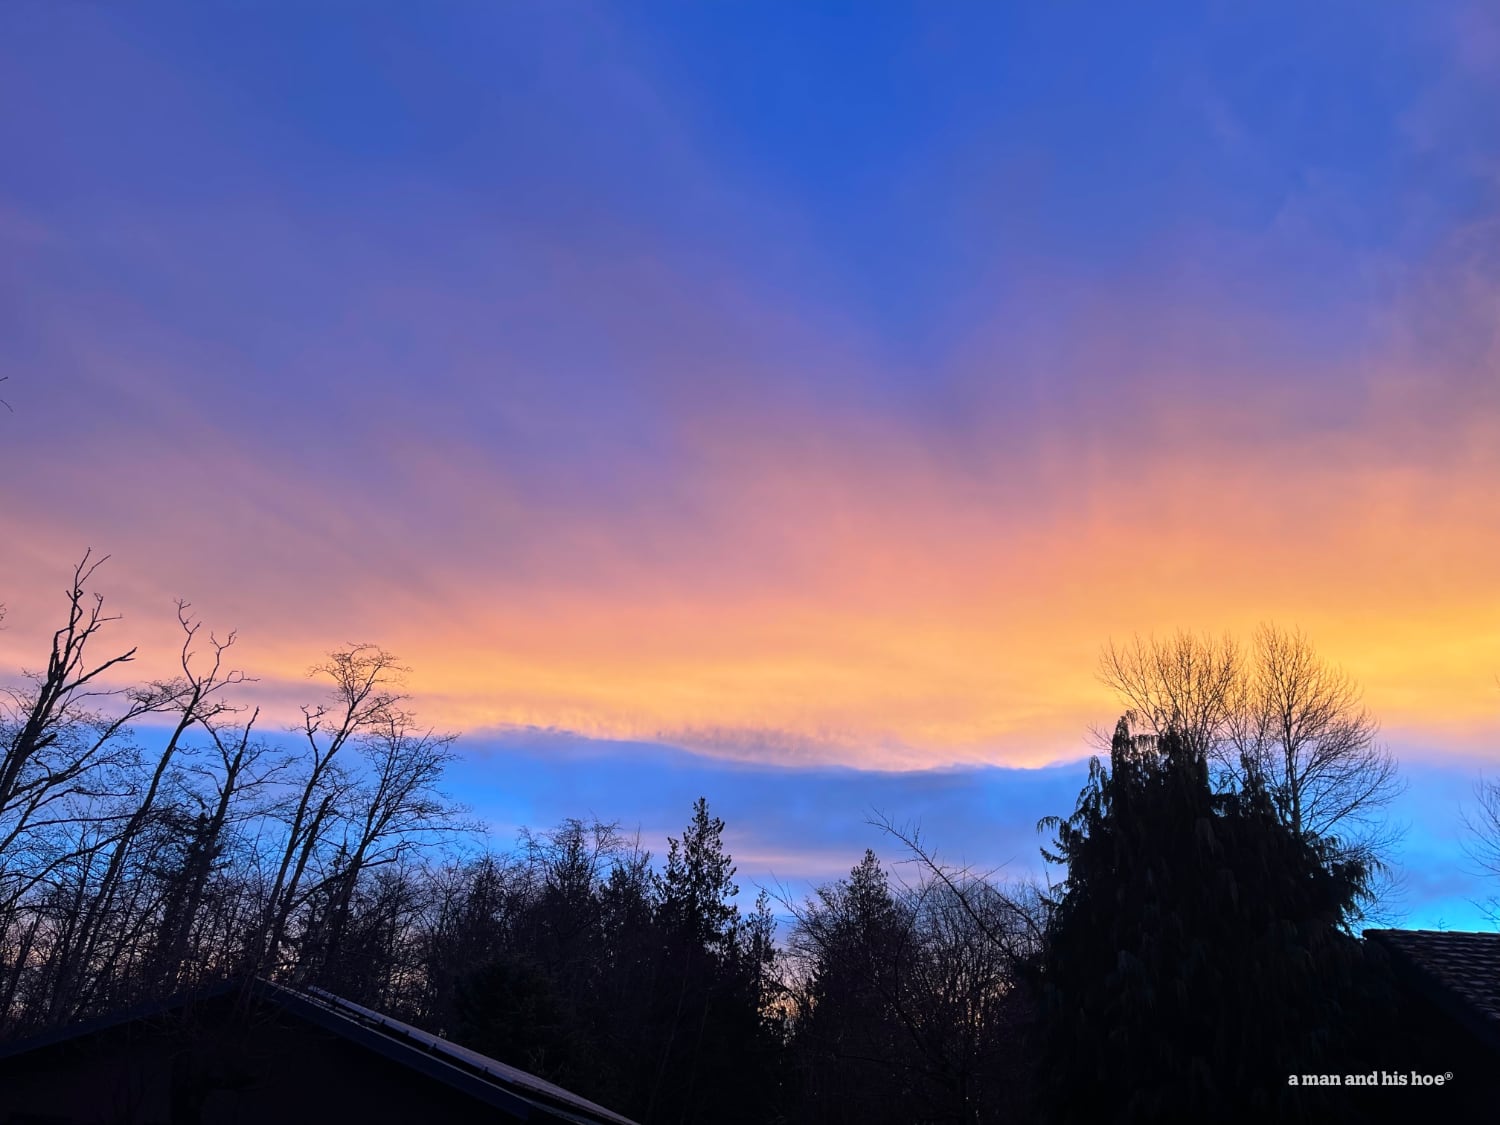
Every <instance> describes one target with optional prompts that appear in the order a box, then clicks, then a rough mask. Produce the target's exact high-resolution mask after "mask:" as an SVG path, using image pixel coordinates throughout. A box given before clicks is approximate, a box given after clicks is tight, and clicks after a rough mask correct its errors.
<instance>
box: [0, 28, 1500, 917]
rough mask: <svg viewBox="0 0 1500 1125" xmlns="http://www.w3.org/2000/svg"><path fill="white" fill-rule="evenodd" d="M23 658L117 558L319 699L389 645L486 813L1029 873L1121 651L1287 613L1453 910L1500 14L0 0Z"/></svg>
mask: <svg viewBox="0 0 1500 1125" xmlns="http://www.w3.org/2000/svg"><path fill="white" fill-rule="evenodd" d="M0 154H3V159H0V375H4V376H6V377H7V379H6V381H5V382H4V383H3V384H0V397H3V398H4V399H5V401H6V402H7V403H8V404H9V406H10V409H9V410H8V411H7V410H6V409H4V408H0V601H3V602H4V604H5V605H6V607H7V616H6V619H5V630H4V631H3V632H0V668H5V669H11V668H19V667H24V666H33V667H34V666H36V665H37V664H38V663H40V662H41V659H42V656H43V654H44V652H45V649H44V647H43V646H44V644H45V637H46V635H47V633H48V632H49V631H50V629H51V628H53V627H54V626H55V622H56V619H57V616H58V612H59V609H60V606H61V601H60V598H61V591H62V590H63V587H64V583H65V582H66V580H67V576H68V574H70V573H71V568H72V565H73V563H74V562H76V560H77V558H78V557H79V556H80V555H81V554H82V552H83V550H84V549H85V548H88V547H92V548H93V549H94V550H95V551H97V552H107V553H108V554H109V555H110V556H111V557H110V560H109V562H108V563H107V564H106V566H105V568H104V569H103V570H101V571H100V574H99V582H98V586H99V589H100V591H101V592H103V593H104V594H105V595H106V597H107V599H108V604H109V605H110V606H111V607H112V608H113V609H114V610H116V611H117V612H120V613H121V614H123V615H124V618H125V620H124V621H123V622H122V623H121V624H119V625H118V626H115V628H116V629H117V630H119V632H118V633H117V635H118V636H120V637H121V638H123V639H126V640H128V642H129V643H138V644H140V646H141V654H140V657H139V658H138V660H137V662H136V665H135V667H134V668H133V671H135V672H138V673H142V674H146V673H149V672H151V671H152V670H154V669H161V670H165V669H166V668H167V667H168V665H169V662H170V661H171V659H172V657H173V656H174V653H175V647H176V640H175V637H174V630H175V629H176V621H175V616H174V611H173V608H172V607H173V601H174V599H176V598H179V597H182V598H186V599H188V600H189V601H190V602H191V603H192V604H193V608H194V610H195V612H197V613H199V614H200V615H201V616H202V618H203V619H204V621H205V622H206V623H208V624H209V625H210V626H212V627H213V628H216V629H218V630H219V631H220V632H223V631H227V630H228V629H230V628H234V629H237V630H238V636H239V643H238V646H237V649H236V652H237V654H239V656H240V659H241V661H242V662H243V665H244V666H245V668H246V670H247V671H248V672H250V673H251V674H253V675H256V676H258V677H259V682H258V683H257V684H256V685H255V687H254V689H253V691H254V692H255V693H256V698H257V699H258V700H260V701H262V702H264V703H265V704H266V706H267V707H268V709H269V711H270V713H271V714H273V715H277V716H281V717H282V720H283V721H289V720H290V717H291V716H293V715H295V706H296V704H297V703H299V702H303V701H306V700H307V699H309V698H310V697H315V696H316V688H315V686H314V685H312V684H310V683H309V682H308V680H307V676H306V673H307V669H308V668H309V667H310V666H311V665H312V664H313V663H315V662H316V660H317V659H318V656H319V654H321V653H323V652H325V651H327V650H328V649H330V648H334V647H337V646H339V645H342V644H345V643H348V642H356V641H372V642H376V643H379V644H381V645H383V646H385V647H386V648H388V649H390V650H392V651H394V652H396V653H397V654H399V655H400V657H401V658H402V659H403V661H404V662H405V663H406V664H407V665H409V666H410V667H411V669H412V671H411V674H410V677H409V688H410V691H411V695H412V704H413V706H414V708H415V709H416V710H417V712H418V713H419V715H420V716H421V717H422V718H423V719H425V720H428V721H431V722H433V723H435V724H437V725H439V726H440V727H442V728H444V729H451V730H457V731H461V732H463V737H462V739H461V740H460V742H459V746H460V747H461V748H462V750H463V755H464V757H463V760H462V762H461V763H460V765H459V768H458V770H457V772H456V774H455V778H454V786H455V787H456V789H458V790H459V795H461V796H462V797H464V798H465V799H466V800H468V801H469V802H470V804H471V805H472V806H473V807H474V808H475V809H476V811H477V812H479V813H480V814H481V815H482V816H484V817H485V818H486V819H488V820H490V821H491V823H493V824H494V825H495V827H496V831H497V832H501V833H506V832H513V831H514V830H515V829H516V827H518V826H519V825H522V824H530V825H531V826H532V827H542V826H545V825H546V824H548V823H556V822H557V821H558V820H559V819H561V818H562V817H564V816H569V815H576V814H580V813H581V812H583V811H588V812H593V813H596V814H598V815H601V816H605V817H606V818H608V819H619V820H621V821H622V822H623V823H625V824H626V825H628V826H637V825H638V826H640V828H641V830H642V834H643V838H645V839H646V841H647V842H648V843H653V842H654V843H655V845H656V846H657V847H660V842H661V838H662V837H663V836H664V834H665V833H666V832H668V831H675V830H677V829H678V828H680V827H681V825H682V824H683V823H684V822H685V821H686V820H687V818H688V814H689V812H690V805H691V801H692V799H693V798H694V797H695V796H697V795H699V794H700V793H701V794H702V795H704V796H707V797H708V798H709V801H710V806H711V808H714V809H715V810H716V811H720V812H721V813H722V814H723V815H724V816H725V819H726V821H727V822H728V825H729V827H728V836H729V839H730V842H731V845H732V849H733V850H734V851H735V854H736V856H737V857H738V858H739V860H740V867H741V876H742V882H746V881H760V882H772V881H775V880H791V881H792V885H794V886H804V885H807V884H808V883H810V882H815V881H817V880H819V879H824V878H829V877H833V876H836V875H838V874H839V873H841V872H846V871H847V870H848V868H849V867H851V866H852V865H853V864H854V863H855V862H856V861H857V860H858V858H859V855H860V853H861V852H862V850H863V848H864V847H865V846H867V845H871V846H876V847H877V849H878V850H882V851H883V852H884V853H888V854H889V855H890V856H891V858H895V857H896V856H897V855H899V852H900V849H899V847H892V846H891V843H892V842H891V841H889V840H888V839H887V838H885V837H883V836H882V835H881V834H880V833H879V832H878V830H876V829H875V828H873V827H872V826H871V825H870V824H869V823H868V821H869V820H870V819H872V816H874V815H876V814H877V813H884V814H888V815H890V816H892V817H894V818H896V819H897V820H898V821H902V822H907V821H909V822H912V823H920V824H921V825H922V828H923V832H924V835H925V836H926V837H928V838H929V839H930V840H932V841H934V843H935V845H936V846H937V847H938V848H939V850H940V852H941V853H942V854H943V855H944V856H947V857H952V858H953V859H955V861H957V860H960V859H962V860H963V861H965V862H972V863H976V864H979V865H981V866H983V867H985V868H989V867H995V866H999V865H1002V864H1006V865H1009V868H1008V869H1009V870H1010V871H1012V872H1016V873H1026V872H1031V871H1037V870H1040V860H1039V859H1038V856H1037V852H1036V849H1037V846H1038V844H1039V843H1041V842H1043V841H1042V840H1041V839H1040V838H1039V837H1038V836H1037V835H1036V833H1035V831H1034V826H1035V822H1036V820H1037V818H1039V817H1040V816H1043V815H1047V814H1049V813H1059V812H1066V811H1068V810H1069V809H1070V808H1071V806H1072V802H1073V799H1074V797H1076V794H1077V791H1078V788H1079V787H1080V786H1081V785H1082V782H1083V778H1084V776H1085V766H1084V762H1085V761H1086V758H1087V756H1088V755H1089V754H1090V753H1091V752H1092V746H1091V744H1090V742H1089V739H1088V730H1089V728H1090V727H1104V728H1106V729H1107V728H1108V727H1110V726H1111V725H1112V723H1113V720H1114V718H1115V717H1116V716H1117V714H1118V710H1119V707H1118V704H1117V703H1116V701H1114V700H1113V699H1112V698H1111V696H1110V694H1109V692H1108V690H1107V689H1105V688H1104V687H1103V686H1102V685H1101V684H1100V683H1099V682H1098V680H1097V678H1096V676H1095V668H1096V664H1097V659H1098V652H1099V649H1100V647H1101V646H1102V645H1103V644H1104V643H1105V642H1106V641H1108V640H1109V639H1111V638H1116V639H1124V638H1128V637H1130V636H1131V635H1132V634H1141V635H1147V634H1153V633H1154V634H1157V635H1161V634H1164V633H1169V632H1171V631H1173V630H1176V629H1179V628H1185V629H1191V630H1206V631H1212V632H1215V633H1217V632H1220V631H1224V630H1228V631H1232V632H1234V633H1237V634H1239V635H1241V636H1248V634H1249V633H1250V631H1251V630H1252V629H1253V628H1254V627H1255V626H1256V625H1257V624H1258V623H1260V622H1263V621H1272V622H1275V623H1277V624H1280V625H1284V626H1288V627H1298V628H1301V629H1303V630H1304V631H1305V632H1306V633H1307V635H1308V636H1309V637H1310V638H1311V639H1312V640H1313V642H1314V643H1315V644H1316V646H1317V648H1318V651H1319V652H1320V653H1321V654H1322V655H1324V656H1325V657H1326V658H1327V659H1329V660H1330V661H1332V662H1334V663H1336V664H1338V665H1340V666H1342V667H1343V668H1345V669H1346V670H1348V672H1349V673H1350V674H1351V675H1353V676H1354V677H1355V678H1356V679H1357V680H1358V681H1359V683H1360V684H1361V685H1362V686H1363V688H1364V693H1365V694H1364V699H1365V703H1366V704H1367V706H1368V707H1369V709H1370V710H1371V712H1372V713H1373V714H1374V715H1375V716H1377V717H1378V718H1379V719H1380V721H1381V723H1382V727H1383V732H1384V737H1385V739H1386V740H1387V742H1388V743H1389V745H1390V746H1391V748H1392V749H1393V750H1394V751H1395V752H1396V753H1397V754H1398V755H1399V757H1400V758H1401V760H1402V763H1403V769H1404V774H1405V776H1406V779H1407V783H1408V788H1407V792H1406V794H1405V795H1404V796H1403V798H1402V799H1401V802H1400V804H1399V806H1398V809H1397V812H1398V814H1399V817H1400V818H1401V819H1402V820H1403V822H1404V823H1407V824H1408V825H1409V829H1408V833H1407V837H1406V841H1405V843H1404V845H1403V848H1402V851H1401V854H1400V861H1401V864H1402V868H1403V872H1404V888H1405V896H1406V905H1407V908H1408V910H1409V915H1408V918H1407V923H1408V924H1411V925H1428V926H1433V925H1439V924H1441V925H1448V926H1453V927H1456V928H1462V927H1464V926H1473V925H1477V924H1479V923H1480V922H1481V921H1482V915H1480V914H1479V912H1478V908H1477V907H1475V906H1474V904H1473V900H1475V899H1476V898H1482V897H1485V896H1486V895H1488V894H1490V893H1493V890H1487V889H1486V888H1485V887H1484V886H1483V884H1482V883H1481V882H1480V881H1479V880H1478V879H1477V877H1476V876H1475V875H1474V874H1473V872H1472V870H1470V869H1469V867H1468V866H1466V861H1465V858H1464V856H1463V854H1462V850H1461V847H1460V843H1461V833H1460V830H1459V823H1458V818H1459V815H1460V812H1461V809H1462V803H1463V801H1464V799H1465V798H1466V796H1467V795H1469V794H1470V793H1471V791H1472V787H1473V784H1474V782H1475V781H1476V780H1477V779H1478V777H1479V776H1480V775H1481V772H1482V771H1483V770H1485V769H1486V768H1491V769H1493V768H1494V767H1495V766H1496V765H1497V751H1500V686H1497V681H1496V676H1497V674H1500V582H1497V570H1496V561H1495V560H1496V559H1497V558H1500V514H1497V510H1496V504H1495V498H1496V495H1497V488H1500V336H1497V325H1500V17H1497V15H1496V12H1495V9H1494V8H1493V6H1490V5H1487V4H1483V3H1472V4H1460V3H1446V2H1443V0H1435V2H1433V3H1429V4H1424V5H1402V4H1395V3H1390V4H1380V3H1376V4H1371V3H1368V2H1359V3H1355V2H1350V3H1337V2H1329V3H1318V4H1306V3H1297V4H1293V3H1279V2H1270V3H1264V4H1257V5H1232V4H1222V3H1191V4H1190V3H1161V4H1153V5H1145V6H1142V5H1105V4H1091V5H1090V4H1077V5H1051V4H1034V3H1008V4H1001V3H985V4H977V3H976V4H960V3H947V4H941V5H936V4H916V3H913V4H886V3H875V2H865V3H832V2H829V3H818V4H802V3H797V4H794V3H790V2H787V3H770V4H766V3H760V4H751V3H734V2H725V3H715V4H711V5H708V4H687V3H683V4H677V3H661V2H640V3H630V4H614V5H607V4H575V3H562V2H560V3H546V4H542V3H521V2H517V3H505V4H497V3H479V2H472V3H452V4H443V5H412V4H383V3H361V4H358V5H354V4H347V3H331V2H330V3H327V4H322V5H306V4H292V3H270V2H267V3H253V4H252V3H228V2H224V3H208V4H186V3H182V4H165V3H153V2H144V3H136V4H130V5H107V4H96V3H83V2H72V3H67V2H65V3H55V2H46V0H13V2H11V3H8V4H6V5H4V6H3V7H0Z"/></svg>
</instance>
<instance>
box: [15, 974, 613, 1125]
mask: <svg viewBox="0 0 1500 1125" xmlns="http://www.w3.org/2000/svg"><path fill="white" fill-rule="evenodd" d="M242 994H248V995H250V996H251V997H253V998H254V999H255V1000H257V1001H260V1002H262V1003H266V1004H269V1005H271V1006H273V1007H275V1008H277V1009H280V1010H281V1011H283V1012H286V1013H287V1014H289V1015H291V1016H294V1017H296V1018H298V1019H301V1020H304V1021H306V1022H308V1023H311V1024H314V1025H315V1026H318V1027H320V1028H323V1029H324V1030H327V1031H330V1032H332V1033H333V1034H335V1035H338V1036H340V1037H341V1038H343V1039H345V1040H348V1041H350V1042H351V1043H354V1044H356V1045H358V1046H360V1047H363V1048H365V1049H367V1050H371V1051H374V1052H375V1053H377V1054H379V1055H381V1056H383V1057H384V1058H386V1059H388V1060H390V1061H391V1062H393V1063H396V1064H398V1065H400V1066H404V1067H406V1068H408V1069H410V1070H413V1071H416V1072H417V1073H419V1074H422V1075H425V1076H426V1077H427V1078H430V1079H432V1080H434V1081H437V1082H440V1083H442V1084H443V1085H444V1086H447V1087H449V1088H451V1089H453V1090H457V1091H459V1092H461V1093H464V1094H467V1095H469V1096H470V1097H473V1098H475V1099H477V1100H478V1101H480V1102H483V1103H485V1104H488V1105H492V1106H494V1107H496V1108H497V1109H501V1110H504V1111H506V1112H508V1113H509V1114H511V1115H512V1116H515V1117H518V1118H520V1119H523V1120H524V1119H540V1120H544V1121H564V1122H568V1123H570V1125H636V1123H635V1122H633V1121H631V1120H630V1119H629V1118H627V1117H624V1116H622V1115H620V1114H618V1113H615V1112H614V1111H613V1110H609V1109H605V1108H604V1107H603V1106H601V1105H597V1104H595V1103H594V1102H591V1101H589V1100H588V1099H586V1098H581V1097H579V1096H578V1095H577V1094H574V1093H573V1092H571V1091H569V1090H565V1089H563V1088H562V1087H561V1086H556V1085H554V1084H552V1083H551V1082H548V1081H546V1080H545V1079H542V1078H538V1077H537V1076H536V1075H534V1074H529V1073H527V1072H526V1071H524V1070H520V1069H518V1068H516V1067H513V1066H510V1065H508V1064H506V1063H503V1062H500V1061H499V1060H497V1059H492V1058H488V1057H487V1056H485V1055H481V1054H479V1052H477V1051H471V1050H469V1049H468V1048H466V1047H460V1046H459V1045H458V1044H456V1043H450V1042H448V1041H447V1040H446V1039H441V1038H439V1037H438V1036H436V1035H431V1034H429V1033H428V1032H425V1031H422V1030H421V1029H420V1028H416V1027H413V1026H411V1025H410V1024H407V1023H402V1022H401V1021H400V1020H396V1019H392V1018H391V1017H389V1016H383V1015H381V1014H380V1013H379V1012H375V1011H372V1010H371V1009H369V1008H364V1007H361V1006H360V1005H358V1004H355V1003H353V1002H352V1001H349V1000H345V999H343V998H342V997H339V996H335V995H333V994H332V993H330V992H325V991H323V990H322V989H318V988H308V989H301V990H299V989H292V988H287V987H285V986H283V985H279V984H275V983H273V982H271V981H268V980H264V979H260V978H257V979H255V980H252V981H230V982H226V983H223V984H219V985H216V986H214V987H213V988H210V989H207V990H203V991H199V992H197V993H191V994H183V995H180V996H175V997H172V998H171V999H169V1000H164V1001H157V1002H153V1003H149V1004H142V1005H138V1006H136V1007H133V1008H129V1009H126V1010H123V1011H120V1012H114V1013H111V1014H109V1015H106V1016H101V1017H99V1018H97V1019H93V1020H89V1021H87V1022H84V1023H80V1024H75V1025H73V1026H71V1027H64V1028H58V1029H55V1030H52V1031H49V1032H46V1033H45V1034H43V1035H39V1036H36V1037H35V1038H31V1039H26V1040H22V1041H20V1042H14V1043H3V1044H0V1060H4V1059H8V1058H13V1057H16V1056H22V1055H26V1054H30V1053H31V1052H33V1051H42V1050H45V1049H47V1048H49V1047H53V1046H56V1045H59V1044H63V1043H70V1042H74V1041H77V1040H79V1039H83V1038H85V1037H87V1036H91V1035H95V1034H98V1033H100V1032H106V1031H110V1030H112V1029H114V1028H119V1027H124V1026H125V1025H128V1024H132V1023H138V1022H144V1021H147V1020H155V1019H157V1018H159V1017H162V1016H167V1015H170V1014H172V1013H174V1012H176V1011H180V1010H182V1009H185V1008H187V1007H189V1006H195V1007H196V1006H202V1005H207V1004H212V1003H215V1002H227V1001H229V1000H231V999H232V998H234V997H236V996H239V995H242Z"/></svg>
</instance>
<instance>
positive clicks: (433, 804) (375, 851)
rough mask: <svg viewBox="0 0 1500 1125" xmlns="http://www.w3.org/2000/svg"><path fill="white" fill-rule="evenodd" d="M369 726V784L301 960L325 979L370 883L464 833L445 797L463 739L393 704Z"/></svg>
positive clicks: (348, 819)
mask: <svg viewBox="0 0 1500 1125" xmlns="http://www.w3.org/2000/svg"><path fill="white" fill-rule="evenodd" d="M370 725H371V727H372V728H373V729H370V730H367V731H365V732H363V733H361V734H360V735H359V742H360V749H361V750H362V751H363V753H364V757H365V760H366V765H367V771H366V778H365V780H364V781H363V782H362V783H359V784H357V785H355V786H354V787H353V789H352V790H351V792H350V794H349V798H348V808H347V810H346V811H345V813H344V815H345V821H344V832H343V836H342V839H341V841H340V843H339V846H338V848H337V850H336V852H335V855H334V857H333V860H332V862H331V864H330V865H329V869H328V872H327V874H326V875H325V876H324V877H323V878H322V879H321V880H320V882H319V883H318V885H317V887H316V888H315V889H316V890H317V891H321V892H322V894H323V899H324V903H323V909H322V912H321V915H320V917H319V918H318V919H317V920H316V927H315V932H314V933H313V934H312V935H311V937H310V939H309V941H308V942H307V945H308V947H309V949H308V951H306V952H304V955H303V957H302V965H301V968H302V971H303V972H304V973H309V972H312V971H314V965H313V964H312V962H313V961H314V960H317V961H319V962H321V965H322V966H323V967H324V969H325V971H326V969H327V967H328V966H332V965H336V964H337V963H338V961H339V958H340V956H341V955H342V953H343V945H344V938H345V935H346V933H347V931H348V928H349V923H350V914H351V907H352V905H353V902H354V896H355V891H356V889H357V888H358V886H359V882H360V879H361V878H362V877H363V876H365V875H366V874H367V873H368V872H370V871H372V870H374V869H376V868H380V867H383V866H386V865H388V864H393V863H397V862H398V861H400V860H401V859H403V858H404V857H405V856H406V855H407V853H408V852H409V851H410V850H411V849H413V848H415V847H417V846H418V845H420V844H422V843H424V842H425V843H430V842H432V841H433V839H434V837H435V836H437V835H438V834H441V833H444V832H448V831H452V830H455V829H457V828H459V827H460V825H459V823H458V819H457V818H458V812H459V810H458V808H457V806H455V805H454V804H453V803H452V802H450V801H448V800H447V799H446V798H445V797H444V796H443V794H442V793H440V792H439V790H438V785H439V783H440V782H441V779H442V774H443V770H444V768H445V767H446V766H447V764H448V763H449V762H450V761H452V760H453V753H452V749H451V747H452V745H453V741H454V739H455V738H456V737H457V736H455V735H451V734H444V735H439V734H435V733H433V732H432V731H431V730H428V731H425V732H424V731H422V730H420V729H419V728H417V727H416V726H415V725H414V720H413V718H412V716H411V715H409V714H408V713H406V712H405V711H402V710H400V709H399V708H397V707H396V706H395V705H394V704H393V705H391V706H390V707H388V708H387V709H386V710H385V712H384V713H383V714H382V715H381V716H380V718H379V720H378V723H377V721H376V720H373V719H372V721H371V724H370ZM308 953H313V956H308Z"/></svg>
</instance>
